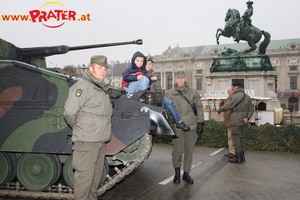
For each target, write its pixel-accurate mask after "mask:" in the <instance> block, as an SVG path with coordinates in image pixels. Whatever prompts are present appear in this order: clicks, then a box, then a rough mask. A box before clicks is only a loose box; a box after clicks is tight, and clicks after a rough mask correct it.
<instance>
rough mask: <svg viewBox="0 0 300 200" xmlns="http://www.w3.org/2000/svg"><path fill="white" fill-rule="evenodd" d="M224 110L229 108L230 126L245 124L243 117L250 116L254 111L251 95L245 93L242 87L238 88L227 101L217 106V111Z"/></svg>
mask: <svg viewBox="0 0 300 200" xmlns="http://www.w3.org/2000/svg"><path fill="white" fill-rule="evenodd" d="M244 95H245V98H244ZM243 98H244V99H243ZM242 100H243V101H242ZM241 101H242V102H241ZM239 102H241V103H239ZM237 104H238V105H237ZM236 105H237V106H236ZM226 110H231V120H230V123H231V126H243V125H246V123H245V122H244V118H248V119H250V118H251V116H252V114H253V112H254V105H253V104H252V100H251V97H249V96H248V95H247V94H245V92H244V89H238V90H236V91H235V92H234V94H233V95H232V96H230V97H229V100H228V102H227V103H226V104H225V105H224V106H222V107H221V108H219V109H218V110H217V112H224V111H226Z"/></svg>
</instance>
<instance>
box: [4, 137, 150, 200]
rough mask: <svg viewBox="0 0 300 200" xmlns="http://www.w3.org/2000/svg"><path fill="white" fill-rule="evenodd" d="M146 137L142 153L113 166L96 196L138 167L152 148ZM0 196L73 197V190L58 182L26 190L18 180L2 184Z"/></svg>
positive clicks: (148, 138)
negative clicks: (135, 158)
mask: <svg viewBox="0 0 300 200" xmlns="http://www.w3.org/2000/svg"><path fill="white" fill-rule="evenodd" d="M145 137H146V140H145V141H146V148H145V150H144V152H143V153H142V155H141V156H140V157H139V158H138V159H137V160H135V161H133V162H131V163H127V164H126V165H125V167H123V168H122V169H118V168H117V167H115V168H114V169H115V171H116V174H114V175H113V176H110V175H109V174H107V181H106V182H104V184H103V186H102V187H101V188H99V189H98V193H97V194H98V196H101V195H102V194H104V193H105V192H106V191H108V190H109V189H111V188H112V187H113V186H115V185H116V184H117V183H118V182H120V181H121V180H122V179H123V178H125V177H126V176H127V175H128V174H130V173H131V172H132V171H133V170H134V169H135V168H137V167H139V166H140V165H141V164H142V163H143V162H144V160H145V159H146V158H148V156H149V155H150V153H151V150H152V136H151V135H149V134H146V135H145ZM0 196H9V197H21V198H33V199H37V198H44V199H70V200H71V199H74V194H73V190H72V189H71V188H70V187H68V186H65V185H62V184H60V183H59V184H58V185H53V186H51V187H50V188H48V189H47V190H45V191H42V192H34V191H26V189H25V188H24V187H21V186H20V185H19V182H18V181H17V182H11V183H8V184H6V186H2V187H1V188H0Z"/></svg>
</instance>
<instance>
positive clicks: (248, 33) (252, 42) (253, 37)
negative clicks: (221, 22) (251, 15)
mask: <svg viewBox="0 0 300 200" xmlns="http://www.w3.org/2000/svg"><path fill="white" fill-rule="evenodd" d="M225 22H226V24H225V28H224V30H223V29H221V28H218V29H217V33H216V39H217V44H218V45H219V37H220V36H221V35H223V36H224V37H232V36H233V37H234V36H235V34H236V29H237V28H240V33H239V38H240V40H244V41H247V42H248V45H249V46H250V49H248V50H245V51H244V53H249V52H252V51H254V50H255V49H256V47H257V46H256V43H257V42H259V40H260V39H261V37H262V35H263V36H264V38H265V39H264V41H263V42H262V43H261V44H260V46H259V54H265V53H266V49H267V46H268V45H269V43H270V40H271V35H270V33H268V32H266V31H263V30H260V29H258V28H257V27H255V26H253V25H250V26H246V27H241V26H242V25H243V23H242V21H241V20H240V13H239V11H238V10H236V9H228V11H227V13H226V17H225ZM237 26H238V27H237Z"/></svg>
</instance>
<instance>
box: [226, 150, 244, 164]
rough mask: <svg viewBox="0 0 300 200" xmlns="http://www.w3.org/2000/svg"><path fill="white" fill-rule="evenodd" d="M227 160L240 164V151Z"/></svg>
mask: <svg viewBox="0 0 300 200" xmlns="http://www.w3.org/2000/svg"><path fill="white" fill-rule="evenodd" d="M229 162H231V163H237V164H242V159H241V153H236V157H234V158H231V159H229Z"/></svg>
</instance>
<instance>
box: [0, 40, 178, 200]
mask: <svg viewBox="0 0 300 200" xmlns="http://www.w3.org/2000/svg"><path fill="white" fill-rule="evenodd" d="M141 43H142V41H141V40H137V41H132V42H123V43H110V44H102V45H89V46H78V47H67V46H59V47H58V46H55V47H38V48H23V49H21V48H18V47H16V46H14V45H13V44H11V43H8V42H6V41H4V40H2V39H0V196H5V195H9V196H20V197H31V198H40V197H41V198H43V197H44V198H59V199H60V198H67V199H72V198H73V193H72V188H73V181H74V179H73V174H74V172H73V169H72V142H71V138H72V130H71V128H70V127H69V126H68V125H67V124H66V122H65V120H64V117H63V109H64V104H65V101H66V99H67V96H68V91H69V88H70V87H71V86H72V85H73V84H74V83H75V82H76V80H75V79H73V78H72V77H70V76H66V75H62V74H58V73H55V72H52V71H49V70H47V69H45V68H43V67H45V58H44V57H45V56H50V55H55V54H60V53H66V52H68V51H71V50H79V49H86V48H96V47H104V46H115V45H124V44H141ZM162 99H163V91H154V92H150V91H140V92H137V93H136V94H134V95H133V96H132V97H131V98H128V97H126V95H124V94H122V95H121V96H120V97H118V98H111V101H112V105H113V107H114V109H113V117H112V126H113V128H112V138H111V140H110V142H109V143H108V144H107V148H106V160H105V168H104V173H103V176H102V179H101V183H100V185H99V190H98V195H99V196H100V195H101V194H103V193H104V192H105V191H107V190H108V189H110V188H111V187H112V186H114V185H115V184H116V183H117V182H119V181H120V180H121V179H123V178H124V177H125V176H126V175H127V174H129V173H130V172H132V171H133V170H134V169H135V168H136V167H138V166H139V165H140V164H141V163H142V162H143V161H144V160H145V159H146V158H147V157H148V156H149V154H150V152H151V148H152V141H151V138H152V137H151V134H167V135H174V132H173V131H172V129H171V127H170V125H169V120H166V119H167V116H166V115H165V110H164V109H163V106H162V105H163V103H162ZM112 169H113V170H112Z"/></svg>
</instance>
